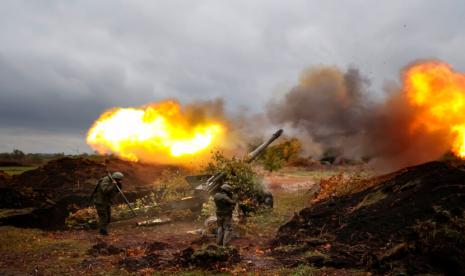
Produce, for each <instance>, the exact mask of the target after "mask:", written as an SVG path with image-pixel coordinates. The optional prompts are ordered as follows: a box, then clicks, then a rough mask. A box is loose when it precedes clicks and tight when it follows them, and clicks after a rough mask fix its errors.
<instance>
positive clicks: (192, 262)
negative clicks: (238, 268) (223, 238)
mask: <svg viewBox="0 0 465 276" xmlns="http://www.w3.org/2000/svg"><path fill="white" fill-rule="evenodd" d="M240 260H241V257H240V255H239V252H238V251H237V249H235V248H232V247H224V246H217V245H208V246H206V247H202V248H200V249H197V250H194V249H193V248H192V247H187V248H186V249H184V250H183V251H182V252H181V254H180V255H179V257H178V260H177V263H178V264H181V265H183V266H189V267H190V266H192V267H198V268H202V269H214V270H217V269H219V268H221V267H228V266H231V265H233V264H235V263H238V262H239V261H240Z"/></svg>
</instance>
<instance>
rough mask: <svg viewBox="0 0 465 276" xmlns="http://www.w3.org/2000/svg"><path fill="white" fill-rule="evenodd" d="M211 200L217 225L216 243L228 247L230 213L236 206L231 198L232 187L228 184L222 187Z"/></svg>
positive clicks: (230, 234)
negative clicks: (213, 204) (214, 206)
mask: <svg viewBox="0 0 465 276" xmlns="http://www.w3.org/2000/svg"><path fill="white" fill-rule="evenodd" d="M213 199H214V201H215V205H216V218H217V223H218V233H217V239H216V243H217V244H218V245H228V243H229V241H231V238H232V213H233V210H234V207H235V206H236V201H235V200H234V199H233V196H232V187H231V186H230V185H228V184H224V185H222V186H221V190H220V191H219V192H217V193H216V194H215V196H214V197H213Z"/></svg>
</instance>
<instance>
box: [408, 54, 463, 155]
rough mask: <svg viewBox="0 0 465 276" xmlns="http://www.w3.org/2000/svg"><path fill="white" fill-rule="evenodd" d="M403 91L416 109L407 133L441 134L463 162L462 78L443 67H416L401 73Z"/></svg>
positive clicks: (425, 65) (420, 64) (446, 65)
mask: <svg viewBox="0 0 465 276" xmlns="http://www.w3.org/2000/svg"><path fill="white" fill-rule="evenodd" d="M404 89H405V91H404V92H405V95H406V97H407V99H408V101H409V104H410V105H411V106H413V107H414V108H416V109H417V111H416V115H415V117H414V119H413V122H412V125H411V128H410V131H412V132H415V131H416V130H418V129H420V128H422V127H423V128H424V129H426V131H427V132H430V133H432V132H437V131H439V132H444V133H446V136H447V137H445V139H446V140H447V141H448V142H449V144H450V147H451V150H452V152H453V153H454V154H455V155H457V156H458V157H460V158H465V114H464V111H465V75H464V74H460V73H457V72H454V71H452V69H451V67H450V66H449V65H448V64H445V63H441V62H434V61H431V62H425V63H419V64H415V65H413V66H411V67H409V68H408V69H407V70H406V71H405V72H404Z"/></svg>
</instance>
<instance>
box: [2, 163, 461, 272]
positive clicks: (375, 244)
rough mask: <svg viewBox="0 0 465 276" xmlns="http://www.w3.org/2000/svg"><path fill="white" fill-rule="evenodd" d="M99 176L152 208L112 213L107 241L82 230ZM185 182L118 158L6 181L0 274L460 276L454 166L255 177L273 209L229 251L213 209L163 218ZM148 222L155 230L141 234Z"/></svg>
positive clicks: (257, 217) (238, 229) (242, 230)
mask: <svg viewBox="0 0 465 276" xmlns="http://www.w3.org/2000/svg"><path fill="white" fill-rule="evenodd" d="M106 167H110V168H112V169H113V170H115V169H116V170H121V171H124V172H125V174H127V180H128V182H127V184H124V185H125V187H124V191H125V192H126V194H127V196H128V198H130V200H131V201H135V205H134V207H137V208H139V209H138V210H139V211H141V210H145V211H147V210H149V209H144V208H145V206H146V205H144V204H146V203H144V202H149V204H150V206H151V207H150V208H154V210H152V211H153V212H152V213H151V214H152V215H150V216H148V217H147V215H145V216H144V215H140V216H138V217H137V218H130V219H128V214H129V216H130V212H129V210H128V208H127V207H125V205H124V204H121V205H118V207H117V206H115V208H113V211H114V212H113V215H114V217H115V221H114V222H112V223H111V225H110V228H109V231H110V235H109V236H107V237H102V236H100V235H98V234H97V231H96V230H93V229H92V227H91V225H92V223H90V222H89V219H92V218H93V216H95V212H94V209H93V208H86V207H87V206H88V205H87V204H88V196H89V194H90V192H91V191H92V188H93V187H94V185H95V181H96V179H98V177H99V176H101V175H102V174H103V175H104V174H105V173H106ZM256 169H257V168H256ZM258 171H260V169H258ZM239 172H240V171H239ZM191 173H192V172H191V171H186V170H184V171H183V168H181V167H173V166H156V165H147V164H139V163H131V162H127V161H122V160H116V159H111V160H105V161H104V163H102V162H95V161H92V160H89V159H84V158H63V159H60V160H56V161H51V162H49V163H48V164H46V165H45V166H43V167H41V168H40V169H37V170H31V171H28V172H27V173H24V174H21V175H16V176H14V177H6V178H4V180H3V181H6V185H4V186H3V187H2V189H3V192H2V193H1V194H0V196H2V200H1V201H0V203H2V204H3V208H4V209H0V223H3V224H2V226H0V274H1V275H30V274H33V275H62V274H68V275H78V274H79V275H210V274H212V275H218V274H220V275H221V274H240V275H244V274H246V275H247V274H248V275H370V273H372V274H376V275H377V274H382V275H399V274H404V275H412V274H430V275H431V274H432V275H443V274H446V275H463V274H464V273H465V251H464V250H463V248H464V247H465V240H464V239H463V237H464V236H465V204H464V202H465V201H464V200H463V199H464V197H465V193H464V188H465V185H464V179H465V163H464V162H462V161H457V160H456V161H454V160H448V161H432V162H427V163H424V164H419V165H416V166H412V167H407V168H403V169H401V170H398V171H395V172H392V173H390V174H386V175H378V176H376V175H374V173H373V172H372V171H370V170H369V169H367V168H365V167H364V166H360V165H357V166H355V165H353V166H349V165H344V166H320V167H317V168H315V167H313V169H302V168H300V169H297V168H292V167H286V168H284V169H282V170H280V171H278V172H274V173H267V172H264V171H261V173H260V174H261V175H262V176H263V179H262V183H263V185H264V186H265V188H266V189H267V190H268V191H271V192H272V193H273V196H274V208H272V209H270V208H268V209H266V208H265V209H262V210H260V211H258V212H256V213H254V214H253V215H251V216H249V217H246V218H245V219H241V217H240V216H237V217H236V218H237V219H236V220H235V222H234V229H235V230H234V233H235V235H236V236H235V238H234V239H233V241H232V242H231V245H232V247H218V246H216V245H215V235H214V231H215V228H216V227H215V223H212V224H210V225H207V224H205V222H206V221H208V220H207V218H209V216H211V215H212V214H214V210H215V208H214V205H213V203H212V201H209V202H208V203H206V204H205V205H204V208H203V209H202V211H201V212H200V213H201V217H200V218H198V217H197V215H194V213H193V212H196V209H195V208H197V207H195V208H194V209H192V206H194V205H187V206H190V207H188V208H191V209H190V210H189V209H187V208H186V205H184V207H183V208H184V209H183V210H179V209H174V210H173V209H169V208H168V209H163V208H164V207H163V206H165V207H166V206H170V204H168V203H173V200H179V199H181V198H183V197H186V196H188V194H189V193H191V192H192V188H191V187H190V185H188V184H187V183H186V181H185V180H184V177H183V175H191ZM8 181H9V182H8ZM8 183H10V184H8ZM76 184H78V185H76ZM16 187H18V188H16ZM144 196H145V197H148V198H146V200H148V201H144V200H141V199H140V198H141V197H144ZM138 198H139V200H136V199H138ZM258 198H259V197H258V196H257V197H256V198H255V199H257V200H258ZM44 199H45V202H44ZM249 199H250V200H251V201H252V203H253V200H254V198H245V200H249ZM189 200H191V199H189ZM197 200H198V198H197ZM175 202H176V204H182V202H184V203H186V201H175ZM187 202H189V201H187ZM196 202H197V201H196ZM244 202H245V201H244ZM157 203H160V204H159V205H157ZM165 203H166V204H165ZM154 204H155V205H154ZM164 204H165V205H164ZM157 210H158V211H157ZM145 211H144V212H145ZM70 214H72V216H70ZM125 214H126V215H125ZM154 214H155V215H154ZM66 217H68V220H66ZM69 218H72V219H69ZM118 218H119V220H116V219H118ZM124 218H126V219H124ZM148 218H150V219H153V218H160V219H162V221H161V222H160V221H159V222H160V223H159V224H158V225H152V226H137V224H136V223H137V222H141V221H145V220H147V219H148ZM165 218H169V220H163V219H165ZM12 225H16V226H21V227H30V229H25V228H17V227H13V226H12ZM70 226H71V227H70ZM37 228H40V229H44V230H39V229H37ZM45 229H46V230H45ZM57 229H59V230H57Z"/></svg>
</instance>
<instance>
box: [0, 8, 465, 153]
mask: <svg viewBox="0 0 465 276" xmlns="http://www.w3.org/2000/svg"><path fill="white" fill-rule="evenodd" d="M464 26H465V2H464V1H463V0H457V1H437V0H431V1H425V0H421V1H420V0H417V1H406V0H399V1H383V2H381V1H369V0H366V1H308V0H302V1H292V0H287V1H270V0H263V1H251V0H244V1H238V0H235V1H219V0H211V1H191V0H186V1H176V0H170V1H149V0H146V1H135V0H128V1H115V0H108V1H94V0H92V1H90V0H89V1H83V0H81V1H72V0H69V1H46V0H41V1H35V0H30V1H18V0H11V1H9V0H2V1H1V2H0V152H4V151H11V150H13V149H15V148H19V149H22V150H24V151H26V152H67V153H76V152H77V151H79V152H83V151H89V148H88V147H87V146H86V143H85V133H86V131H87V130H88V128H89V127H90V125H91V124H92V122H93V121H94V120H95V119H96V118H98V117H99V115H100V114H101V113H102V112H103V111H104V110H105V109H107V108H110V107H114V106H123V107H127V106H139V105H143V104H145V103H148V102H151V101H159V100H162V99H166V98H177V99H179V100H180V101H181V102H182V103H188V102H192V101H195V100H209V99H215V98H219V97H220V98H223V99H224V100H225V106H226V109H227V112H228V113H229V114H234V113H235V112H238V111H239V110H243V109H244V107H245V108H247V109H248V110H250V112H260V111H261V110H263V108H264V106H265V105H266V103H267V102H268V101H269V100H270V99H271V98H272V97H279V96H280V95H283V94H284V93H285V92H286V91H287V90H288V89H290V88H291V87H292V86H293V85H295V84H296V83H297V80H298V78H299V75H300V73H301V72H302V70H303V69H305V68H308V67H310V66H313V65H319V64H327V65H337V66H339V67H341V68H342V69H345V68H347V67H349V66H355V67H357V68H358V69H359V70H360V71H361V73H362V74H363V75H365V76H367V77H368V78H369V79H370V80H371V83H372V85H371V90H372V91H373V93H374V94H375V95H376V94H379V95H381V91H382V86H383V83H385V82H386V81H398V77H399V75H398V74H399V70H400V69H401V68H402V67H403V66H405V65H406V64H408V63H409V62H411V61H414V60H416V59H421V58H438V59H442V60H444V61H446V62H448V63H450V64H451V65H452V66H453V67H454V68H455V69H457V70H460V71H465V54H464V48H465V31H464Z"/></svg>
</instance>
